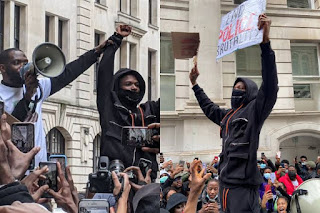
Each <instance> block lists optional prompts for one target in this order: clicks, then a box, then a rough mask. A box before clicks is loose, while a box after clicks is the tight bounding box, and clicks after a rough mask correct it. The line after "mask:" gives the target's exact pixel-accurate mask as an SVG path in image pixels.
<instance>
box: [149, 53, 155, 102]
mask: <svg viewBox="0 0 320 213" xmlns="http://www.w3.org/2000/svg"><path fill="white" fill-rule="evenodd" d="M153 54H154V52H152V51H150V50H149V51H148V100H149V101H151V99H152V79H153V75H152V73H153V64H154V61H153Z"/></svg>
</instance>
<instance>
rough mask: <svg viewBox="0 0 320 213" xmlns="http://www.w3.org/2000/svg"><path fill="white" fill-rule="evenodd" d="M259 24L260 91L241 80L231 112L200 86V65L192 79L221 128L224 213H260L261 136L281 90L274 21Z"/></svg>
mask: <svg viewBox="0 0 320 213" xmlns="http://www.w3.org/2000/svg"><path fill="white" fill-rule="evenodd" d="M258 21H259V24H258V25H259V26H258V27H259V29H263V41H262V43H261V44H260V48H261V52H262V54H261V64H262V80H263V82H262V84H261V86H260V89H258V86H257V84H256V83H255V82H253V81H252V80H250V79H248V78H237V79H236V81H235V82H234V85H233V90H232V96H231V109H222V108H220V107H219V106H218V105H217V104H215V103H213V102H212V101H211V100H210V99H209V98H208V96H207V95H206V94H205V92H204V91H203V89H202V88H201V87H200V86H199V84H198V83H197V78H198V76H199V71H198V68H197V65H195V67H194V68H193V69H192V70H191V73H190V75H189V78H190V82H191V84H192V85H193V87H192V89H193V91H194V94H195V96H196V98H197V101H198V103H199V105H200V107H201V109H202V111H203V112H204V114H205V115H206V116H207V117H208V118H209V119H210V120H211V121H213V122H214V123H215V124H217V125H219V126H220V136H221V138H222V152H221V154H220V156H219V157H220V162H219V165H218V172H219V181H220V189H219V193H220V197H221V198H222V199H221V202H222V203H223V205H222V211H223V212H229V213H244V212H249V210H250V212H253V213H258V212H260V209H259V192H258V188H259V186H260V184H261V183H262V182H263V179H262V176H261V174H260V171H259V169H258V167H257V150H258V148H259V135H260V131H261V129H262V126H263V123H264V121H265V120H266V119H267V118H268V116H269V115H270V113H271V111H272V109H273V106H274V105H275V103H276V100H277V93H278V89H279V88H278V77H277V68H276V62H275V53H274V51H273V50H272V48H271V45H270V40H269V32H270V26H271V20H270V19H269V18H268V17H267V16H266V15H265V14H262V15H260V16H259V20H258ZM239 198H241V199H239ZM243 200H246V201H247V202H243Z"/></svg>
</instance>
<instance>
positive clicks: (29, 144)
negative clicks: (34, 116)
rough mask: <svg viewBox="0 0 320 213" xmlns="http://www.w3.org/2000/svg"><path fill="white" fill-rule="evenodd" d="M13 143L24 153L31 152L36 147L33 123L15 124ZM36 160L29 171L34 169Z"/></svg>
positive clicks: (13, 126)
mask: <svg viewBox="0 0 320 213" xmlns="http://www.w3.org/2000/svg"><path fill="white" fill-rule="evenodd" d="M11 140H12V143H13V144H14V145H15V146H16V147H17V148H18V149H19V150H20V151H21V152H23V153H27V152H29V151H30V150H31V149H32V148H33V147H34V124H33V123H13V124H12V134H11ZM34 164H35V162H34V158H33V160H32V161H31V163H30V167H29V169H33V168H34Z"/></svg>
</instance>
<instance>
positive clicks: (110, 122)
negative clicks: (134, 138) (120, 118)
mask: <svg viewBox="0 0 320 213" xmlns="http://www.w3.org/2000/svg"><path fill="white" fill-rule="evenodd" d="M109 123H112V124H114V125H116V126H118V127H123V126H121V125H120V124H117V123H116V122H114V121H109Z"/></svg>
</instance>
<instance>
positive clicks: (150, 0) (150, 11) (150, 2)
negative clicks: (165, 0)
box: [148, 0, 153, 24]
mask: <svg viewBox="0 0 320 213" xmlns="http://www.w3.org/2000/svg"><path fill="white" fill-rule="evenodd" d="M152 9H153V8H152V0H149V14H148V15H149V17H148V20H149V24H152V15H153V14H152Z"/></svg>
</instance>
